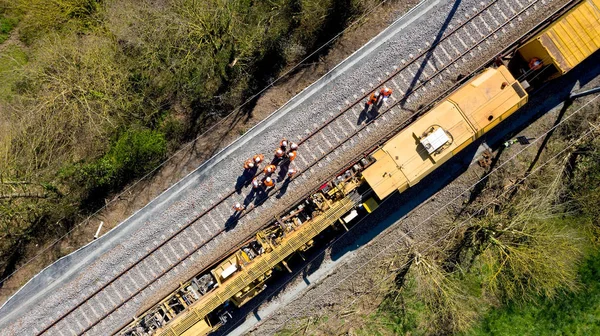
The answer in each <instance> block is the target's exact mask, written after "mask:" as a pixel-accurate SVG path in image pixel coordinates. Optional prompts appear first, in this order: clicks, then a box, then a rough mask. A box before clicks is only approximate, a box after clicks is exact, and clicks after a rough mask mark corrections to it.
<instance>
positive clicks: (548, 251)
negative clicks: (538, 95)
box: [358, 104, 600, 336]
mask: <svg viewBox="0 0 600 336" xmlns="http://www.w3.org/2000/svg"><path fill="white" fill-rule="evenodd" d="M588 109H590V111H588V112H587V117H586V118H581V117H580V118H573V119H572V120H569V121H568V122H567V123H566V126H563V127H562V128H561V129H559V131H558V132H556V133H557V134H555V135H554V137H553V138H552V139H551V140H550V142H549V143H548V146H547V148H546V150H545V151H544V156H543V157H542V160H541V161H540V162H542V161H543V160H545V158H546V159H547V158H549V157H550V156H551V155H553V154H554V153H558V151H560V150H561V149H562V148H564V147H565V146H566V145H567V144H568V143H570V142H571V141H573V140H574V139H575V138H576V137H577V136H579V135H580V134H582V133H583V132H584V130H585V129H588V128H589V127H590V123H592V124H597V122H598V120H599V119H600V118H598V109H599V107H598V104H595V106H593V107H591V108H588ZM522 164H524V165H529V162H523V163H522ZM538 165H539V163H538ZM489 189H490V190H492V191H491V192H490V191H489V190H488V191H486V193H487V196H488V198H487V200H490V198H489V197H490V196H491V197H493V198H495V199H496V201H495V202H494V205H493V206H492V207H491V208H487V210H486V211H485V212H482V213H479V212H476V211H474V209H476V208H478V207H480V206H481V204H482V203H478V204H474V207H472V208H470V209H468V210H467V211H466V213H467V214H474V215H475V216H474V217H473V218H472V219H470V220H468V222H467V223H468V224H467V225H465V226H464V227H460V228H456V227H453V225H455V224H456V223H464V222H463V221H464V220H465V219H467V218H468V217H467V215H464V214H463V216H461V217H460V218H458V219H457V220H455V221H452V222H451V223H438V224H440V225H447V228H446V230H453V229H457V230H458V231H457V234H456V235H452V236H450V237H447V238H446V239H445V240H444V241H445V242H447V243H445V244H442V245H441V246H440V244H437V245H436V246H435V248H433V249H431V248H430V249H429V250H427V251H418V250H417V251H415V252H413V254H412V255H411V257H413V256H415V254H414V253H416V254H418V255H417V257H416V258H415V259H412V260H413V262H412V263H410V265H409V266H408V267H407V268H406V267H404V268H402V269H401V270H400V271H399V273H398V274H397V276H396V279H395V281H392V282H391V283H390V284H388V286H387V287H385V288H387V289H386V291H387V292H386V293H385V294H384V295H385V298H384V300H383V302H382V303H381V305H379V308H378V309H377V311H376V312H374V313H371V314H368V315H366V316H364V318H363V319H362V326H361V328H359V330H358V334H360V335H397V334H410V335H440V334H460V335H465V336H470V335H489V334H492V335H562V334H572V335H595V334H598V333H600V310H599V309H600V308H598V307H600V282H599V279H600V277H599V276H600V262H599V261H598V257H599V256H600V245H599V243H600V225H599V221H598V218H600V208H599V207H598V204H600V140H599V139H598V138H593V137H589V138H587V139H585V141H582V142H577V143H575V146H574V147H573V148H571V149H570V150H569V151H567V152H566V153H565V155H563V156H561V157H559V158H558V159H557V160H553V161H551V163H550V164H548V165H546V166H544V167H543V168H542V169H541V171H539V172H537V173H536V174H532V175H530V177H529V178H528V179H527V180H525V182H524V183H523V184H522V185H520V188H519V189H518V191H517V192H516V193H513V192H511V193H509V194H508V195H505V196H501V197H499V196H500V195H502V194H503V192H504V190H506V179H505V178H501V177H498V178H495V179H493V180H490V188H489ZM487 200H486V201H487ZM449 232H450V231H449ZM452 237H454V238H452ZM450 238H452V239H450ZM420 252H422V254H419V253H420ZM405 260H406V259H405Z"/></svg>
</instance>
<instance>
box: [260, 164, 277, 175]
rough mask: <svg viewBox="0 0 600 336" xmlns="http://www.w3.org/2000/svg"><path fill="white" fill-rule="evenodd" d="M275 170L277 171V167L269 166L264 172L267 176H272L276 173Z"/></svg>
mask: <svg viewBox="0 0 600 336" xmlns="http://www.w3.org/2000/svg"><path fill="white" fill-rule="evenodd" d="M275 169H277V167H275V165H268V166H266V167H265V170H264V171H263V172H264V173H265V174H272V173H274V172H275Z"/></svg>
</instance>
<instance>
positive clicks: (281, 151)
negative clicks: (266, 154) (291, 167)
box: [275, 148, 285, 159]
mask: <svg viewBox="0 0 600 336" xmlns="http://www.w3.org/2000/svg"><path fill="white" fill-rule="evenodd" d="M284 154H285V152H284V151H283V149H281V148H277V150H276V151H275V157H276V158H278V159H281V158H282V157H283V155H284Z"/></svg>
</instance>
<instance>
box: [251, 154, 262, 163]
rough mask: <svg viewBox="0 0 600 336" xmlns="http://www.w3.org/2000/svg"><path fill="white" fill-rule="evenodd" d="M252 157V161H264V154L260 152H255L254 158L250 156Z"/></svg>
mask: <svg viewBox="0 0 600 336" xmlns="http://www.w3.org/2000/svg"><path fill="white" fill-rule="evenodd" d="M252 159H253V160H254V163H256V164H260V163H261V162H263V161H264V159H265V156H264V155H262V154H256V155H254V158H252Z"/></svg>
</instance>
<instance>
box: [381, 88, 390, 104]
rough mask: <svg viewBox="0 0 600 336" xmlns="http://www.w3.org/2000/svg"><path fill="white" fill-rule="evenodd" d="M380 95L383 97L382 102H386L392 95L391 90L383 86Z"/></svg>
mask: <svg viewBox="0 0 600 336" xmlns="http://www.w3.org/2000/svg"><path fill="white" fill-rule="evenodd" d="M380 93H381V95H382V96H383V101H384V102H385V101H387V100H388V98H389V97H390V96H391V95H392V89H390V88H389V87H387V86H384V87H383V88H382V89H381V91H380Z"/></svg>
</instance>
